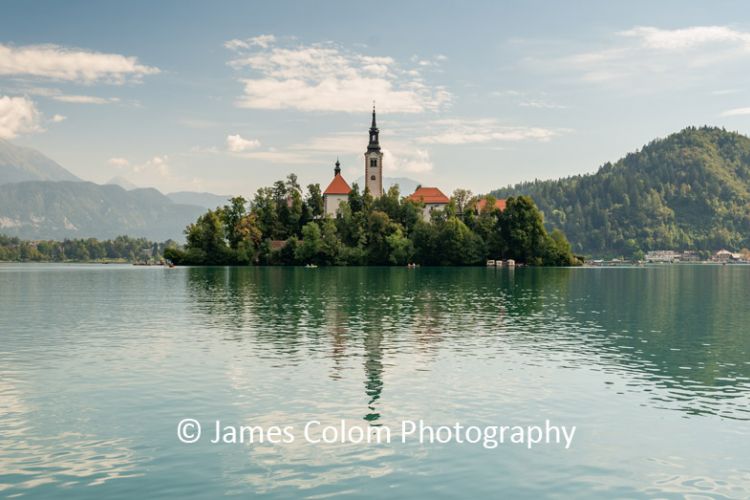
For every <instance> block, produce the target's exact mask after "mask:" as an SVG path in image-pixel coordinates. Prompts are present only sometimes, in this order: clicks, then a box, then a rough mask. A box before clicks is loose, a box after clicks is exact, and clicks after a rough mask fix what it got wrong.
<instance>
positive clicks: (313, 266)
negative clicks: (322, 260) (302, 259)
mask: <svg viewBox="0 0 750 500" xmlns="http://www.w3.org/2000/svg"><path fill="white" fill-rule="evenodd" d="M305 267H307V268H309V269H313V268H316V267H318V265H317V264H308V265H306V266H305Z"/></svg>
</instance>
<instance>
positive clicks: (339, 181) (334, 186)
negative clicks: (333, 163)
mask: <svg viewBox="0 0 750 500" xmlns="http://www.w3.org/2000/svg"><path fill="white" fill-rule="evenodd" d="M351 190H352V188H350V187H349V184H347V183H346V181H345V180H344V178H343V177H341V174H336V175H335V176H334V177H333V180H332V181H331V183H330V184H329V185H328V187H327V188H326V190H325V191H323V194H349V191H351Z"/></svg>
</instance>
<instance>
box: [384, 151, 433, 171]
mask: <svg viewBox="0 0 750 500" xmlns="http://www.w3.org/2000/svg"><path fill="white" fill-rule="evenodd" d="M433 167H434V165H433V164H432V161H431V160H430V154H429V153H428V152H427V151H426V150H424V149H416V150H415V151H414V152H413V153H412V154H403V153H400V154H398V155H396V154H393V153H392V152H391V151H390V150H389V149H383V168H384V169H385V170H386V171H387V172H389V173H397V172H402V173H410V174H421V173H425V172H429V171H431V170H432V169H433Z"/></svg>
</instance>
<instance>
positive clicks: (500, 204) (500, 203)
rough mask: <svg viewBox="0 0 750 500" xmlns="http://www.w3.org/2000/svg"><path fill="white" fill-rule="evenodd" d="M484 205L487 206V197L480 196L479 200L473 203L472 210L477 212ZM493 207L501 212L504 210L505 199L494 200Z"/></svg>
mask: <svg viewBox="0 0 750 500" xmlns="http://www.w3.org/2000/svg"><path fill="white" fill-rule="evenodd" d="M485 207H487V198H480V199H479V201H478V202H477V203H476V204H475V205H474V211H475V212H476V213H477V214H479V213H480V212H482V211H483V210H484V209H485ZM495 208H497V209H498V210H500V211H501V212H502V211H503V210H505V200H502V199H501V200H495Z"/></svg>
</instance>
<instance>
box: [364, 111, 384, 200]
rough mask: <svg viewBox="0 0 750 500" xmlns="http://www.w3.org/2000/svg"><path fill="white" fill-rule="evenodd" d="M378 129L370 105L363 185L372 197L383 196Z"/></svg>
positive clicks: (381, 153) (381, 155)
mask: <svg viewBox="0 0 750 500" xmlns="http://www.w3.org/2000/svg"><path fill="white" fill-rule="evenodd" d="M379 135H380V130H378V125H377V123H376V122H375V105H374V104H373V106H372V125H371V126H370V141H369V143H368V144H367V151H366V152H365V187H366V188H367V189H369V190H370V194H371V195H372V196H373V198H379V197H381V196H383V152H382V151H381V150H380V139H379V137H378V136H379Z"/></svg>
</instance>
